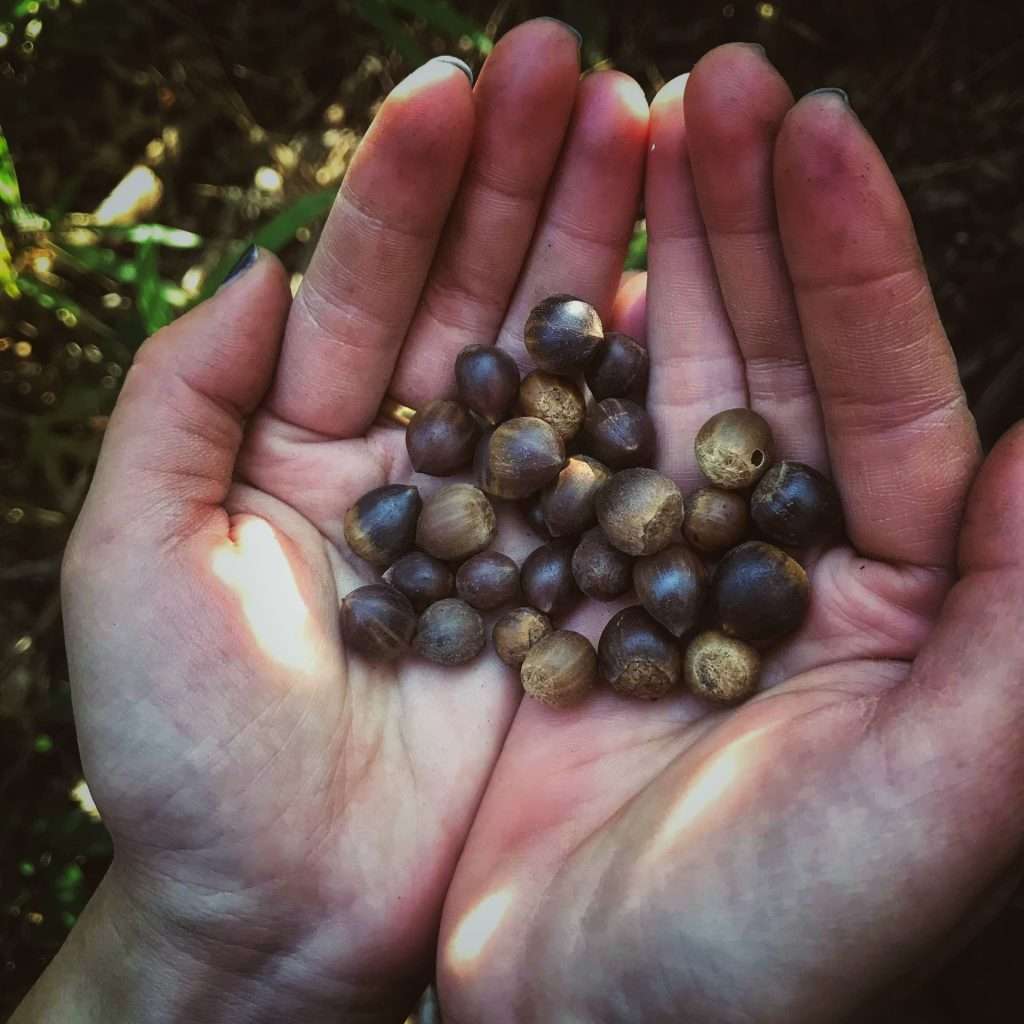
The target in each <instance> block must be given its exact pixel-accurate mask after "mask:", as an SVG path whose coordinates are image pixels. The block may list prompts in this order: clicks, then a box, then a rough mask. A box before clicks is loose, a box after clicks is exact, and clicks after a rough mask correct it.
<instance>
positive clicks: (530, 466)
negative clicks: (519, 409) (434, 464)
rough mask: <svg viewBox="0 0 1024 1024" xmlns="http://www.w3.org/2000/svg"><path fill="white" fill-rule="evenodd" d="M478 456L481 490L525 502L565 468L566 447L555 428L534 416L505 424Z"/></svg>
mask: <svg viewBox="0 0 1024 1024" xmlns="http://www.w3.org/2000/svg"><path fill="white" fill-rule="evenodd" d="M483 446H485V447H483V449H482V450H481V451H478V452H477V458H476V468H477V472H478V479H479V481H480V486H481V487H482V488H483V489H484V490H485V491H486V492H487V493H488V494H492V495H494V496H495V497H496V498H527V497H529V496H530V495H531V494H533V493H534V492H535V491H539V490H540V489H541V488H542V487H543V486H544V485H545V484H548V483H550V482H551V481H552V480H554V479H555V477H556V476H558V474H559V473H560V472H561V471H562V467H563V466H564V465H565V445H564V444H563V443H562V439H561V438H560V437H559V436H558V434H557V432H556V431H555V428H554V427H552V426H551V424H550V423H546V422H545V421H544V420H540V419H537V417H536V416H519V417H517V418H516V419H512V420H506V421H505V422H504V423H502V424H501V426H499V427H496V428H495V430H494V431H493V432H492V433H491V434H490V435H489V436H488V437H486V438H485V439H484V441H483Z"/></svg>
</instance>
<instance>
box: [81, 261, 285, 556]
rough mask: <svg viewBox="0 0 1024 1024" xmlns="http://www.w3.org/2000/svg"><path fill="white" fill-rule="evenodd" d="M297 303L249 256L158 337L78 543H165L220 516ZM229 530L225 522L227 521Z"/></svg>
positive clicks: (101, 469) (112, 438) (120, 420)
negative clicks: (128, 539) (247, 426)
mask: <svg viewBox="0 0 1024 1024" xmlns="http://www.w3.org/2000/svg"><path fill="white" fill-rule="evenodd" d="M289 303H290V295H289V291H288V284H287V278H286V275H285V271H284V269H283V268H282V266H281V264H280V263H279V262H278V261H277V259H276V258H274V257H273V256H272V255H270V254H269V253H267V252H264V251H263V250H259V249H252V250H250V251H249V252H248V253H247V254H246V256H245V257H243V258H242V260H241V261H240V262H239V265H238V267H237V268H236V271H235V273H234V276H233V277H231V278H229V280H228V282H227V283H226V284H225V285H223V286H222V287H221V289H220V291H219V292H217V294H216V295H214V296H213V297H212V298H211V299H209V300H207V301H206V302H204V303H202V304H201V305H199V306H196V307H195V309H193V310H191V311H190V312H188V313H187V314H185V316H183V317H181V318H180V319H179V320H177V321H175V322H174V323H173V324H171V325H170V326H169V327H165V328H164V329H163V330H162V331H160V332H158V333H157V334H155V335H154V336H153V337H152V338H150V339H149V340H148V341H147V342H146V343H145V344H144V345H143V346H142V347H141V348H140V349H139V351H138V353H137V355H136V357H135V360H134V362H133V363H132V366H131V369H130V370H129V371H128V374H127V376H126V377H125V382H124V387H123V388H122V390H121V394H120V396H119V398H118V401H117V405H116V407H115V409H114V412H113V415H112V416H111V418H110V424H109V426H108V427H107V432H106V436H105V438H104V441H103V449H102V451H101V453H100V459H99V463H98V465H97V468H96V475H95V478H94V480H93V484H92V487H91V488H90V491H89V497H88V499H87V500H86V503H85V507H84V508H83V510H82V515H81V516H80V518H79V523H78V526H77V527H76V533H78V534H79V540H80V536H81V534H82V533H83V532H88V534H89V535H90V536H91V537H92V538H94V539H95V540H97V541H102V540H103V539H104V538H112V539H114V538H116V539H120V538H121V537H122V536H123V528H124V527H125V526H128V525H130V526H131V530H132V536H133V537H140V536H141V537H143V538H144V539H146V540H147V541H151V542H163V541H167V540H174V539H176V538H179V537H183V536H188V535H191V534H192V533H194V532H195V531H196V530H198V529H200V528H202V527H203V526H204V525H209V524H210V523H211V522H212V521H215V520H216V517H223V515H224V513H223V512H222V511H221V509H220V507H221V505H222V503H223V501H224V498H225V497H226V495H227V492H228V488H229V486H230V484H231V477H232V472H233V470H234V465H235V458H236V456H237V454H238V448H239V446H240V444H241V440H242V431H243V424H244V420H245V417H246V416H247V415H248V414H249V413H251V412H252V411H253V409H254V408H255V407H256V406H257V405H258V404H259V402H260V401H261V399H262V398H263V396H264V394H265V393H266V391H267V389H268V388H269V386H270V382H271V378H272V377H273V373H274V367H275V365H276V362H277V353H278V349H279V347H280V341H281V336H282V332H283V329H284V321H285V317H286V316H287V311H288V306H289ZM225 524H226V520H225Z"/></svg>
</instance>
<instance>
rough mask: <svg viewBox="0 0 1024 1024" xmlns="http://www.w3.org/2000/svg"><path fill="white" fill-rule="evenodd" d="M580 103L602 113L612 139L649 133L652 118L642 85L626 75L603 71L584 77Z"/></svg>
mask: <svg viewBox="0 0 1024 1024" xmlns="http://www.w3.org/2000/svg"><path fill="white" fill-rule="evenodd" d="M579 99H580V102H581V103H586V104H587V105H588V106H591V107H594V108H596V109H597V110H598V111H599V116H603V117H604V118H605V120H606V121H607V131H608V133H609V134H610V135H612V136H616V135H621V134H623V133H630V134H634V133H636V132H638V131H643V132H644V133H646V130H647V122H648V119H649V117H650V106H649V104H648V102H647V97H646V96H645V95H644V91H643V89H642V88H641V87H640V84H639V82H637V81H636V79H634V78H633V77H632V76H630V75H627V74H626V73H625V72H623V71H615V70H601V71H593V72H591V73H590V74H588V75H586V76H584V78H583V80H582V82H581V83H580V96H579Z"/></svg>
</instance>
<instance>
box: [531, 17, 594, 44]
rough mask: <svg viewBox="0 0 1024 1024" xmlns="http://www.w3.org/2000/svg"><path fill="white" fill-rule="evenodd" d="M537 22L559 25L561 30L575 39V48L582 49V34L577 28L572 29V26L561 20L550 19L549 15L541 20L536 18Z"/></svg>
mask: <svg viewBox="0 0 1024 1024" xmlns="http://www.w3.org/2000/svg"><path fill="white" fill-rule="evenodd" d="M537 20H538V21H553V22H554V23H555V24H556V25H561V26H562V28H564V29H566V30H567V31H569V32H571V33H572V34H573V35H574V36H575V37H576V46H577V48H580V49H581V48H582V47H583V34H582V33H581V32H580V30H579V29H578V28H573V27H572V25H570V24H569V22H567V21H562V19H561V18H552V17H551V16H550V15H547V14H546V15H544V16H543V17H541V18H538V19H537Z"/></svg>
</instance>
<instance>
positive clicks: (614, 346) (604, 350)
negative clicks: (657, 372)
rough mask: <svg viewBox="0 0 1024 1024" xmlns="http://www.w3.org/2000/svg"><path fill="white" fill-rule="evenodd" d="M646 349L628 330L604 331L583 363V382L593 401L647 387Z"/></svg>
mask: <svg viewBox="0 0 1024 1024" xmlns="http://www.w3.org/2000/svg"><path fill="white" fill-rule="evenodd" d="M649 368H650V359H649V358H648V355H647V349H645V348H644V347H643V345H640V344H638V343H637V342H635V341H634V340H633V339H632V338H631V337H630V336H629V335H628V334H621V333H620V332H619V331H608V332H607V333H606V334H605V336H604V341H603V342H602V343H601V344H600V345H599V346H598V348H597V351H596V352H595V353H594V356H593V358H592V359H591V360H590V363H589V364H588V365H587V372H586V378H587V386H588V387H589V388H590V392H591V394H592V395H593V396H594V398H595V399H597V401H599V402H600V401H601V400H602V399H604V398H634V399H636V398H638V397H640V396H642V395H643V393H644V392H645V391H646V390H647V374H648V371H649Z"/></svg>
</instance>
